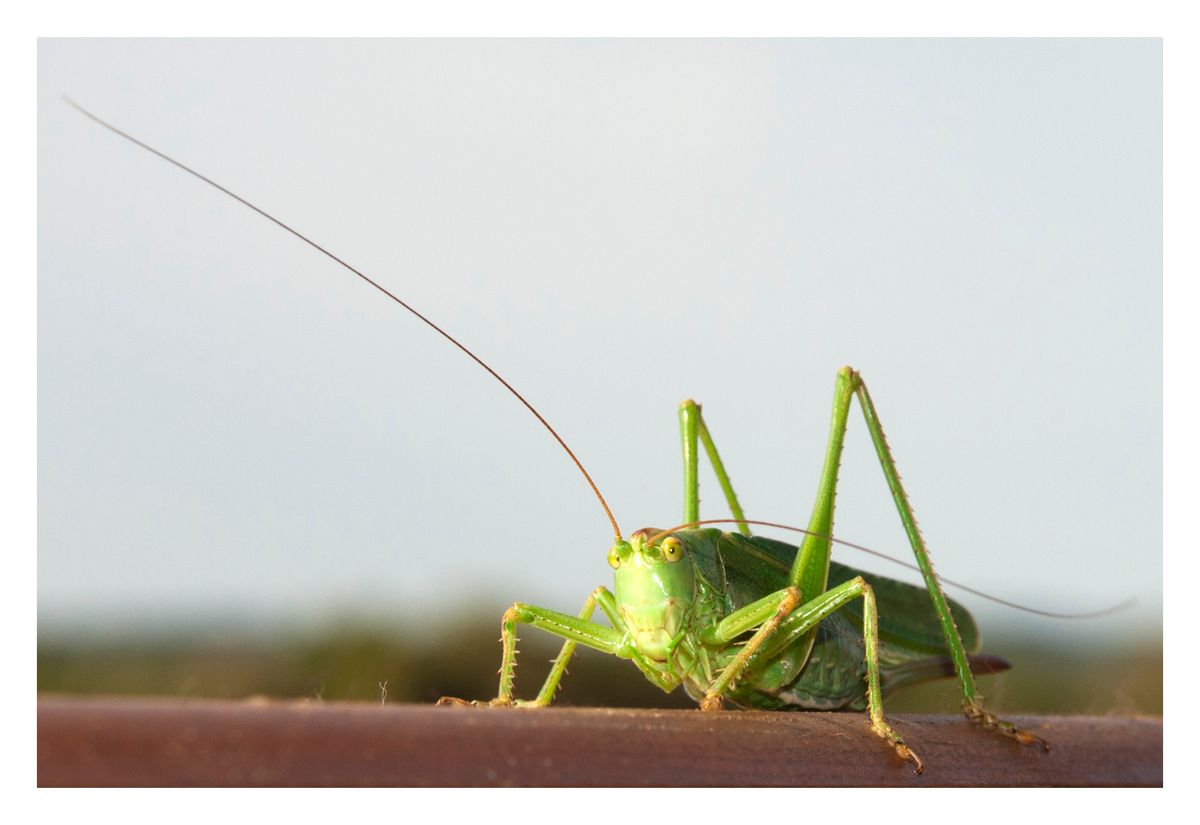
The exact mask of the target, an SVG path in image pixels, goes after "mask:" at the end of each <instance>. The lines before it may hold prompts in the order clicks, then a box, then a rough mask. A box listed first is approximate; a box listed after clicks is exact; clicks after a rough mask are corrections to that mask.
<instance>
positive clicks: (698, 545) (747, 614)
mask: <svg viewBox="0 0 1200 825" xmlns="http://www.w3.org/2000/svg"><path fill="white" fill-rule="evenodd" d="M67 103H69V104H70V105H71V106H73V107H75V108H76V109H78V110H79V111H80V112H81V113H83V114H84V115H86V116H87V117H89V118H91V119H92V120H94V121H96V122H97V123H99V124H100V125H102V126H104V127H105V128H107V129H109V130H111V131H113V132H115V133H116V134H118V135H120V136H121V137H123V138H125V139H127V140H129V141H131V142H133V143H135V144H137V145H138V146H140V147H142V148H144V149H146V150H148V151H150V152H152V153H154V154H155V155H158V156H159V157H160V158H163V159H164V160H166V161H168V162H169V163H171V164H174V165H175V166H177V167H178V168H180V169H182V170H183V171H185V172H188V173H189V174H191V175H194V176H195V177H197V178H199V179H201V180H203V181H204V182H205V183H208V184H210V185H211V186H214V187H216V188H217V189H219V190H221V191H222V192H224V193H225V194H227V195H229V196H230V197H232V198H234V199H235V200H237V201H239V202H240V203H242V204H244V205H245V206H247V207H249V208H250V209H253V210H254V211H256V212H258V213H259V214H261V215H263V216H264V217H266V218H267V219H269V220H271V221H273V222H274V223H275V224H277V225H278V226H280V227H281V228H283V229H286V230H287V231H288V232H291V233H292V234H293V235H295V236H296V237H298V238H300V239H301V240H303V241H304V242H305V243H307V244H309V245H310V246H312V247H313V248H315V249H317V250H318V251H320V252H321V253H323V254H324V255H326V256H328V257H330V258H331V259H333V260H334V261H336V262H337V263H339V264H340V265H342V266H344V267H345V268H346V269H348V270H350V271H351V272H353V273H354V274H355V275H357V276H358V277H359V278H361V279H362V280H364V281H366V282H367V283H368V284H370V285H371V286H373V287H375V288H376V289H378V290H379V291H380V292H382V293H384V294H385V295H387V296H388V297H389V298H391V299H392V300H393V301H395V302H396V303H398V304H400V305H401V306H402V307H404V308H405V309H406V310H408V311H409V312H410V313H412V314H413V315H415V316H416V317H417V318H419V319H420V320H421V321H423V322H424V323H425V324H427V325H428V326H430V327H431V328H432V329H434V330H435V331H436V332H438V333H439V334H440V335H442V336H443V337H444V338H446V339H447V340H448V341H449V342H450V343H452V344H454V345H455V346H456V347H458V348H459V349H460V350H462V351H463V352H464V353H465V354H466V355H467V356H468V357H470V358H471V359H472V360H474V361H475V362H476V363H477V364H479V365H480V366H481V367H482V368H483V369H484V370H486V371H487V372H488V373H489V374H491V375H492V377H493V378H495V379H496V380H497V381H499V382H500V383H501V384H502V385H503V386H504V387H505V389H507V390H508V391H509V392H510V393H512V394H513V395H514V396H515V397H516V398H517V399H518V400H519V401H520V402H521V403H522V404H523V405H524V406H525V407H526V408H527V409H528V410H529V411H530V412H531V413H532V414H533V415H534V416H535V417H536V418H537V420H538V421H539V422H540V423H541V424H542V425H543V426H544V427H545V428H546V429H547V430H548V431H549V432H550V434H551V435H552V436H553V437H554V439H555V440H556V441H557V442H558V443H559V445H560V446H561V447H562V448H563V449H564V450H565V451H566V452H567V454H568V456H570V458H571V460H572V461H573V462H574V463H575V465H576V467H577V468H578V469H579V471H580V472H581V473H582V474H583V477H584V479H585V480H586V481H587V483H588V485H589V486H590V487H591V489H592V491H593V493H594V494H595V495H596V497H597V499H598V500H599V502H600V505H601V507H602V508H603V509H604V512H605V515H606V516H607V517H608V520H609V522H610V524H611V526H612V531H613V543H612V545H611V547H610V548H609V549H608V554H607V557H608V563H609V565H610V566H611V567H612V568H613V570H614V588H613V590H611V591H610V590H608V589H607V588H605V587H598V588H596V589H595V590H594V591H593V592H592V593H591V595H589V596H588V598H587V599H586V601H585V602H584V605H583V608H582V610H580V612H579V614H578V615H575V616H572V615H569V614H565V613H559V612H557V611H554V610H548V609H546V608H542V607H535V606H532V605H528V604H523V603H520V602H517V603H515V604H513V606H512V607H510V608H509V609H508V610H507V611H506V612H505V614H504V616H503V619H502V621H501V642H502V645H503V652H502V659H501V668H500V686H499V692H498V695H497V697H496V698H495V699H493V700H492V701H491V702H490V703H487V704H489V705H492V706H514V705H515V706H520V707H546V706H548V705H549V704H550V703H551V701H552V700H553V698H554V694H555V692H556V691H557V689H558V687H559V683H560V682H561V680H562V677H563V675H564V674H565V673H566V668H567V664H568V662H569V660H570V658H571V656H572V655H573V654H574V652H575V650H576V647H577V646H578V645H581V644H582V645H586V646H587V647H591V648H594V649H596V650H599V651H601V652H604V653H608V654H611V655H613V656H617V657H620V658H623V659H629V660H630V661H632V662H633V664H634V665H635V666H636V667H637V668H638V669H639V670H640V671H641V672H642V673H643V674H644V675H645V676H646V678H647V679H649V680H650V682H651V683H653V684H655V685H657V686H658V687H660V688H661V689H663V690H664V691H668V692H670V691H673V690H675V689H676V688H678V687H680V686H683V687H684V689H685V690H686V691H687V693H688V694H689V695H690V696H691V697H692V698H694V699H696V700H697V701H698V702H699V704H700V709H701V710H704V711H715V710H719V709H721V708H722V707H723V706H724V704H725V703H726V702H729V703H731V704H733V705H737V706H740V707H750V708H762V709H770V710H793V709H820V710H832V709H857V710H861V709H863V708H865V709H866V711H867V714H868V716H869V719H870V725H871V729H872V730H873V731H874V732H875V733H876V734H877V735H879V736H880V737H882V738H883V739H884V740H885V741H886V742H887V743H888V744H889V745H890V746H891V748H892V749H893V750H894V751H895V753H896V754H897V755H898V756H899V757H900V758H901V759H904V760H907V761H909V762H911V763H912V765H913V768H914V769H915V770H916V771H917V772H918V773H920V772H921V770H922V769H923V766H922V763H921V760H920V758H919V757H918V756H917V755H916V754H915V753H914V752H913V751H912V749H911V748H909V747H908V746H907V745H906V744H905V742H904V740H903V739H901V737H900V736H899V734H897V733H896V731H895V730H894V729H893V728H892V726H891V725H890V724H888V721H887V719H886V718H885V717H884V714H883V697H884V695H886V694H887V693H889V692H891V691H893V690H895V689H897V688H900V687H903V686H904V685H908V684H912V683H914V682H918V681H923V680H927V679H931V678H937V677H942V676H948V675H951V674H953V675H954V676H956V677H957V679H958V686H959V691H960V693H961V696H962V707H963V711H964V713H965V714H966V716H967V718H968V719H970V720H971V721H972V722H974V723H975V724H978V725H981V726H983V727H985V728H988V729H991V730H994V731H996V732H997V733H1000V734H1002V735H1004V736H1008V737H1011V738H1013V739H1015V740H1017V741H1018V742H1021V743H1022V744H1026V745H1036V746H1039V747H1041V748H1043V749H1047V750H1048V747H1047V745H1046V742H1045V741H1044V740H1042V739H1041V738H1039V737H1037V736H1035V735H1033V734H1031V733H1028V732H1026V731H1023V730H1020V729H1019V728H1017V727H1016V726H1015V725H1013V724H1012V723H1010V722H1006V721H1004V720H1002V719H999V718H997V717H996V716H995V715H994V714H992V713H990V712H989V711H987V710H986V709H985V708H984V706H983V703H982V699H981V697H980V696H979V694H978V693H977V691H976V687H975V679H974V673H976V672H980V673H985V672H986V673H990V672H995V671H997V670H1002V669H1005V668H1007V667H1008V665H1007V663H1006V662H1003V660H1000V659H997V658H995V657H989V656H973V655H970V654H972V653H975V652H976V651H978V649H979V642H980V640H979V632H978V630H977V628H976V626H975V622H974V620H973V619H972V618H971V616H970V614H969V613H968V612H967V611H966V609H965V608H964V607H962V606H961V605H960V604H957V603H956V602H953V601H951V600H949V599H947V598H946V596H945V595H944V594H943V593H942V588H941V584H940V582H939V580H938V577H937V575H936V574H935V573H934V571H933V566H932V564H931V563H930V560H929V553H928V551H927V549H926V547H925V542H924V539H923V538H922V536H921V533H920V531H919V530H918V528H917V522H916V518H915V516H914V515H913V510H912V506H911V504H910V503H909V499H908V494H907V493H906V492H905V491H904V488H903V486H902V485H901V483H900V476H899V473H898V472H897V470H896V462H895V460H894V459H893V457H892V453H891V449H890V448H889V447H888V444H887V440H886V439H885V437H884V434H883V428H882V427H881V425H880V423H879V417H878V415H877V414H876V412H875V406H874V404H873V403H872V401H871V397H870V394H869V393H868V392H867V387H866V384H864V383H863V380H862V378H861V376H860V375H859V373H858V372H857V371H855V370H853V369H851V368H850V367H843V368H842V369H841V370H839V371H838V374H837V381H836V386H835V390H834V400H833V423H832V426H831V427H830V433H829V442H828V446H827V449H826V454H825V462H824V467H823V469H822V472H821V480H820V485H819V488H818V492H817V500H816V503H815V505H814V506H813V510H812V515H811V517H810V519H809V522H808V526H807V527H806V528H803V529H802V528H797V527H788V526H787V525H780V524H775V523H771V522H763V521H756V520H751V519H747V518H746V517H745V514H744V513H743V511H742V508H741V505H740V504H739V502H738V499H737V496H736V495H735V493H734V490H733V486H732V484H731V482H730V480H729V475H728V474H727V472H726V470H725V467H724V465H723V464H722V462H721V458H720V456H719V454H718V453H717V449H716V446H715V444H714V442H713V440H712V437H711V435H710V433H709V430H708V427H707V426H706V424H705V422H704V418H703V416H702V414H701V410H700V405H699V404H697V403H695V402H694V401H690V400H687V401H684V402H683V403H682V404H681V405H680V408H679V424H680V433H681V437H682V445H683V467H684V474H683V475H684V509H683V523H682V524H679V525H677V526H676V527H672V528H670V529H667V530H658V529H651V528H647V529H642V530H637V531H635V532H633V533H631V534H630V535H629V537H628V538H625V537H624V535H623V534H622V532H621V529H620V527H619V526H618V525H617V520H616V518H615V517H614V516H613V513H612V511H611V510H610V509H609V506H608V503H607V502H606V501H605V499H604V496H603V495H602V494H601V493H600V490H599V488H598V487H597V485H596V483H595V482H594V481H593V480H592V478H591V476H590V475H589V474H588V472H587V470H586V469H584V466H583V464H582V462H580V460H579V459H578V458H577V457H576V456H575V454H574V453H573V452H572V451H571V449H570V447H568V446H567V444H566V442H565V441H564V440H563V439H562V438H561V437H560V436H559V435H558V433H557V432H555V430H554V428H553V427H551V426H550V424H549V422H548V421H546V419H545V418H543V417H542V415H541V414H540V413H539V412H538V411H537V410H536V409H535V408H534V407H533V405H532V404H530V403H529V402H528V401H526V400H525V398H524V397H523V396H522V395H521V394H520V393H519V392H517V390H516V389H514V388H513V387H512V386H511V385H510V384H509V383H508V382H507V381H505V380H504V379H503V378H502V377H501V376H500V375H499V374H498V373H497V372H496V371H495V370H493V369H492V368H491V367H490V366H488V365H487V364H486V363H485V362H484V361H483V360H482V359H480V358H479V357H478V356H477V355H475V354H474V353H473V352H472V351H471V350H469V349H468V348H467V347H466V346H464V345H463V344H462V343H460V342H459V341H458V340H457V339H455V338H454V337H453V336H451V335H450V334H449V333H447V332H445V331H444V330H443V329H442V328H441V327H439V326H437V325H436V324H434V323H433V322H432V321H430V320H429V319H428V318H426V317H425V316H424V315H421V314H420V313H419V312H417V311H416V310H415V309H413V308H412V307H411V306H409V305H408V304H407V303H405V302H404V301H402V300H401V299H400V298H398V297H396V296H395V295H393V294H392V293H391V292H389V291H388V290H386V289H385V288H384V287H382V286H381V285H379V284H378V283H377V282H375V281H373V280H371V279H370V278H368V277H367V276H366V275H364V274H363V273H362V272H359V271H358V270H357V269H354V268H353V267H352V266H350V265H349V264H347V263H346V262H345V261H343V260H342V259H340V258H338V257H336V256H335V255H333V254H332V253H330V252H328V251H327V250H325V249H324V248H322V247H321V246H319V245H317V244H316V243H315V242H313V241H311V240H309V239H308V238H307V237H305V236H304V235H302V234H301V233H299V232H297V231H296V230H295V229H292V228H291V227H290V226H287V225H286V224H284V223H283V222H282V221H279V220H278V219H276V218H275V217H273V216H271V215H270V214H268V213H267V212H265V211H263V210H262V209H259V208H258V207H257V206H254V205H253V204H251V203H250V202H248V201H247V200H245V199H244V198H242V197H240V196H239V195H236V194H234V193H233V192H232V191H230V190H228V189H226V188H224V187H223V186H221V185H220V184H217V183H215V182H214V181H212V180H210V179H209V178H206V177H204V176H203V175H201V174H200V173H198V172H196V171H194V170H192V169H191V168H189V167H187V166H185V165H184V164H182V163H180V162H179V161H177V160H174V159H173V158H171V157H169V156H167V155H166V154H164V153H162V152H160V151H158V150H157V149H154V148H153V147H151V146H149V145H147V144H145V143H143V142H142V141H140V140H138V139H137V138H134V137H133V136H131V135H129V134H127V133H125V132H122V131H121V130H119V129H117V128H116V127H114V126H112V125H110V124H108V123H106V122H105V121H103V120H101V119H100V118H98V117H96V116H95V115H93V114H91V113H90V112H88V111H86V110H85V109H83V108H82V107H80V106H78V105H77V104H75V103H73V102H72V101H70V100H67ZM854 398H857V399H858V402H859V405H860V407H861V408H862V412H863V415H864V417H865V419H866V424H867V430H868V432H869V433H870V436H871V441H872V442H873V444H874V445H875V451H876V453H877V455H878V457H879V463H880V466H881V467H882V469H883V474H884V477H885V478H886V479H887V483H888V487H889V489H890V490H891V493H892V497H893V499H894V500H895V503H896V507H897V509H898V511H899V513H900V520H901V522H902V523H903V525H904V530H905V532H906V534H907V536H908V540H909V543H910V545H911V546H912V551H913V554H914V556H915V557H916V562H917V565H916V566H917V569H919V570H920V572H921V575H922V577H923V578H924V581H925V588H924V589H921V588H919V587H914V586H912V585H908V584H904V583H902V582H898V581H895V580H892V579H887V578H884V577H881V576H876V575H871V574H868V573H865V572H861V571H859V570H856V569H854V568H852V567H847V566H845V565H841V564H838V563H836V562H834V561H832V560H831V558H830V556H831V551H832V546H833V544H835V543H841V544H849V543H848V542H844V541H841V540H839V539H835V538H833V535H832V534H833V514H834V499H835V495H836V492H837V481H838V467H839V464H840V461H841V455H842V445H843V441H844V439H845V433H846V424H847V419H848V416H849V412H850V407H851V405H852V401H853V399H854ZM701 446H703V448H704V451H705V452H706V453H707V455H708V459H709V462H710V463H711V465H712V468H713V470H714V472H715V474H716V477H717V479H718V481H719V483H720V486H721V488H722V490H723V492H724V495H725V499H726V501H727V502H728V504H729V507H730V509H731V511H732V513H733V518H732V519H707V520H702V519H701V518H700V505H699V502H700V497H699V482H698V465H699V450H700V447H701ZM712 524H736V525H737V529H738V531H737V532H723V531H721V530H719V529H716V528H712V527H709V526H708V525H712ZM751 525H760V526H769V527H776V528H782V529H786V530H794V531H796V532H799V533H803V534H804V539H803V540H802V541H801V543H800V545H799V546H798V547H796V546H792V545H789V544H784V543H782V542H779V541H775V540H772V539H767V538H763V537H759V536H753V535H750V530H749V527H750V526H751ZM852 546H857V545H852ZM859 549H865V548H859ZM858 600H861V603H862V607H861V612H859V611H857V610H856V604H855V603H856V602H857V601H858ZM597 607H599V608H600V610H601V611H602V612H603V613H604V615H605V616H606V617H607V618H608V621H609V623H610V624H611V626H607V625H601V624H597V623H596V622H594V621H592V616H593V614H594V613H595V610H596V608H597ZM519 624H525V625H531V626H533V627H537V628H540V629H541V630H544V631H546V632H548V633H551V634H553V635H555V636H558V637H560V638H562V639H564V640H565V641H564V644H563V646H562V649H561V652H560V653H559V655H558V657H557V658H556V659H555V660H554V663H553V665H552V666H551V669H550V673H549V675H548V676H547V678H546V681H545V683H544V684H543V685H542V688H541V690H540V692H539V693H538V694H537V697H536V698H535V699H533V700H532V701H517V700H515V699H514V698H513V679H514V672H515V668H516V643H517V633H516V629H517V625H519ZM441 703H445V704H476V703H470V702H465V701H464V700H461V699H452V698H448V697H447V698H444V699H442V700H441V701H440V702H439V704H441Z"/></svg>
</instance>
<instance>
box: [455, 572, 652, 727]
mask: <svg viewBox="0 0 1200 825" xmlns="http://www.w3.org/2000/svg"><path fill="white" fill-rule="evenodd" d="M606 596H607V599H606V598H605V597H606ZM611 598H612V594H610V593H609V592H608V591H607V590H605V589H604V588H602V587H601V588H597V589H596V590H595V591H593V593H592V595H590V596H588V598H587V601H585V602H584V604H583V609H582V610H581V611H580V614H579V616H569V615H567V614H566V613H559V612H558V611H555V610H548V609H547V608H544V607H535V606H533V605H528V604H523V603H521V602H517V603H515V604H513V606H512V607H510V608H509V609H508V610H506V611H505V612H504V616H503V618H501V620H500V642H501V644H502V645H503V652H502V654H501V659H500V688H499V692H498V693H497V696H496V698H495V699H493V700H492V701H491V702H490V703H489V704H490V705H493V706H508V705H513V704H523V705H525V706H534V707H545V706H546V705H549V704H550V702H551V700H552V699H553V698H554V691H555V690H556V689H557V687H558V683H559V682H560V681H561V680H562V677H563V674H564V673H565V672H566V669H567V662H568V661H569V660H570V658H571V655H572V654H573V653H574V652H575V647H576V646H577V645H580V644H582V645H586V646H587V647H590V648H593V649H595V650H599V651H601V652H602V653H608V654H610V655H612V656H620V657H621V658H629V651H628V645H627V644H626V643H625V634H624V633H622V632H621V631H619V630H614V629H613V628H611V627H605V626H604V625H599V624H596V623H595V622H592V621H590V618H591V615H592V613H593V612H594V611H595V609H596V604H597V603H598V602H599V603H601V604H603V603H604V602H605V601H607V600H611ZM605 612H606V613H607V612H608V611H607V609H606V610H605ZM518 624H527V625H532V626H533V627H538V628H541V629H542V630H545V631H546V632H548V633H551V634H553V635H555V636H558V637H559V638H562V639H565V640H566V643H565V644H564V645H563V649H562V651H561V652H560V653H559V654H558V658H557V659H555V661H554V665H553V666H552V667H551V668H550V675H549V676H548V677H547V678H546V683H545V684H544V685H543V686H542V689H541V691H540V692H539V693H538V696H537V698H536V699H534V700H533V701H532V702H528V703H515V702H514V701H513V698H512V693H513V680H514V672H515V670H516V667H517V625H518ZM438 704H439V705H448V704H455V705H457V704H475V703H473V702H465V701H463V700H462V699H454V698H451V697H443V698H441V699H439V700H438Z"/></svg>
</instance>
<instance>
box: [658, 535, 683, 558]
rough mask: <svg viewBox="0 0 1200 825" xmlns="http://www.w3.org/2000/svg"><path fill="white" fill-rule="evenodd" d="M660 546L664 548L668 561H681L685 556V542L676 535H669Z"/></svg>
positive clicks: (664, 556)
mask: <svg viewBox="0 0 1200 825" xmlns="http://www.w3.org/2000/svg"><path fill="white" fill-rule="evenodd" d="M659 547H661V548H662V554H663V558H665V559H666V560H667V561H679V560H680V559H682V558H683V542H681V541H680V540H679V539H677V538H675V537H674V536H667V537H666V538H665V539H663V541H662V544H660V545H659Z"/></svg>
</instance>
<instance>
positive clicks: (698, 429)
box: [679, 398, 750, 536]
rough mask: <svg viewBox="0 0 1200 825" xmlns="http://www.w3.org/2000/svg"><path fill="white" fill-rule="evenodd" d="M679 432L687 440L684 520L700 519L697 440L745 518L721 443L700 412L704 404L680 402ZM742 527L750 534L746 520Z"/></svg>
mask: <svg viewBox="0 0 1200 825" xmlns="http://www.w3.org/2000/svg"><path fill="white" fill-rule="evenodd" d="M679 434H680V437H681V439H682V441H683V520H684V521H685V522H692V521H699V520H700V480H699V463H700V461H699V455H700V454H699V450H698V445H697V441H699V442H700V443H701V444H703V445H704V451H705V452H706V453H707V454H708V461H709V463H710V464H711V465H712V468H713V472H714V473H716V476H717V482H718V483H719V484H720V485H721V491H722V492H723V493H724V494H725V501H726V502H727V503H728V504H729V510H730V512H731V513H732V514H733V517H734V518H735V519H744V518H745V517H746V515H745V513H743V512H742V506H741V504H739V503H738V499H737V494H736V493H734V491H733V483H732V482H731V481H730V480H729V475H728V473H726V472H725V464H724V463H723V462H722V461H721V456H720V454H718V453H717V445H716V444H715V443H713V440H712V436H711V435H710V434H709V432H708V426H707V425H706V424H705V423H704V416H703V415H701V413H700V405H699V404H697V403H696V402H695V401H693V400H691V399H690V398H689V399H687V400H686V401H683V402H681V403H680V405H679ZM738 530H739V531H740V532H741V533H742V535H745V536H748V535H750V528H749V526H748V525H746V524H739V525H738Z"/></svg>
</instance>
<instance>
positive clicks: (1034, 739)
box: [963, 697, 1050, 753]
mask: <svg viewBox="0 0 1200 825" xmlns="http://www.w3.org/2000/svg"><path fill="white" fill-rule="evenodd" d="M980 698H982V697H980ZM980 698H976V699H975V700H974V701H970V700H968V701H966V702H963V713H964V714H965V715H966V717H967V718H968V719H970V720H971V721H972V722H974V723H975V724H976V725H980V726H981V727H984V728H987V729H988V730H994V731H996V733H999V734H1000V735H1002V736H1007V737H1008V738H1010V739H1016V740H1017V741H1018V742H1020V743H1021V744H1022V745H1031V746H1033V747H1038V748H1041V749H1042V753H1049V752H1050V743H1049V742H1047V741H1046V740H1045V739H1043V738H1042V737H1040V736H1035V735H1034V734H1032V733H1030V732H1029V731H1025V730H1021V729H1020V728H1018V727H1017V726H1016V725H1014V724H1013V723H1012V722H1005V721H1004V720H1003V719H1001V718H1000V717H998V716H996V714H994V713H991V712H990V711H987V710H984V708H983V704H982V702H981V701H980Z"/></svg>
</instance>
